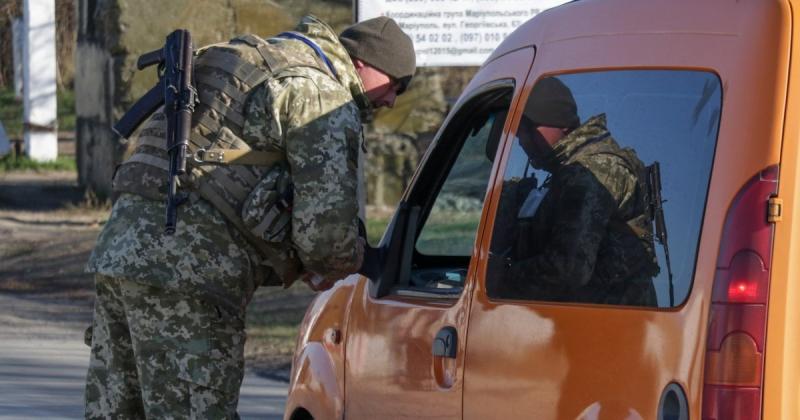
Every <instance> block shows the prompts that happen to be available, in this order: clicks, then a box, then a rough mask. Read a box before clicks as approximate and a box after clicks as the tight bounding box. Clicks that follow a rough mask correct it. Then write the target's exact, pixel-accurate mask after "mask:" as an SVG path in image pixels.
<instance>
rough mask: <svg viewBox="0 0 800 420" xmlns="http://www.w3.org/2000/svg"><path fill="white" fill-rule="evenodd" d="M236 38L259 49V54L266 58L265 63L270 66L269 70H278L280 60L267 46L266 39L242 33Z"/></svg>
mask: <svg viewBox="0 0 800 420" xmlns="http://www.w3.org/2000/svg"><path fill="white" fill-rule="evenodd" d="M234 40H237V41H242V42H244V43H245V44H247V45H249V46H251V47H253V48H255V49H256V50H258V54H259V55H261V58H262V59H264V64H266V65H267V67H269V70H270V71H271V72H273V73H274V72H276V71H277V70H278V67H279V65H278V61H277V60H275V57H273V56H272V54H270V52H269V51H268V50H267V47H266V45H267V41H264V40H263V39H261V38H259V37H257V36H255V35H253V34H246V35H241V36H238V37H236V38H234Z"/></svg>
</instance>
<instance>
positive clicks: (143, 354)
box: [86, 275, 245, 419]
mask: <svg viewBox="0 0 800 420" xmlns="http://www.w3.org/2000/svg"><path fill="white" fill-rule="evenodd" d="M96 286H97V287H96V292H97V300H96V302H95V317H94V326H93V334H92V343H91V347H92V352H91V360H90V364H89V372H88V375H87V379H86V418H87V419H143V418H145V417H146V418H152V419H233V418H238V415H237V414H236V406H237V403H238V399H239V387H240V386H241V382H242V378H243V368H244V341H245V336H244V320H243V319H241V318H240V317H238V316H236V315H233V314H230V313H229V312H227V311H226V310H224V309H222V308H220V307H218V306H216V305H213V304H210V303H208V302H204V301H202V300H199V299H195V298H190V297H186V296H185V295H183V294H181V293H176V292H174V291H166V290H165V289H162V288H158V287H152V286H148V285H146V284H141V283H138V282H135V281H130V280H125V279H119V278H112V277H106V276H102V275H98V276H97V278H96Z"/></svg>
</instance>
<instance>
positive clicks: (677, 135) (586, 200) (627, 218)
mask: <svg viewBox="0 0 800 420" xmlns="http://www.w3.org/2000/svg"><path fill="white" fill-rule="evenodd" d="M547 79H555V81H553V80H547ZM538 84H542V85H538ZM537 87H538V89H537ZM532 92H533V93H532V94H530V95H529V98H528V100H527V102H526V106H525V109H524V110H523V115H522V117H521V118H520V122H519V124H518V127H517V129H516V133H515V136H513V137H511V138H512V139H513V140H512V145H511V150H510V156H509V160H508V163H507V165H506V168H505V170H504V174H503V186H502V192H501V195H500V204H499V206H498V210H497V214H496V217H495V225H494V226H495V227H494V231H493V233H492V241H491V248H490V258H489V264H488V269H487V273H486V285H487V290H488V293H489V296H490V297H493V298H501V299H518V300H536V301H558V302H572V303H595V304H612V305H626V306H651V307H655V306H658V307H670V306H677V305H680V304H681V302H683V301H684V300H685V299H686V297H687V295H688V293H689V290H690V289H691V285H692V276H693V273H694V268H695V262H696V256H697V249H698V245H699V239H700V231H701V227H702V223H703V213H704V210H705V204H706V196H707V193H708V186H709V180H710V176H711V168H712V163H713V158H714V150H715V147H716V141H717V131H718V127H719V119H720V110H721V106H722V102H721V95H722V93H721V85H720V82H719V78H718V77H717V76H716V75H714V74H712V73H708V72H702V71H683V70H624V71H622V70H615V71H600V72H588V73H575V74H564V75H559V76H556V77H551V78H547V77H545V78H542V79H540V80H539V81H538V82H537V86H535V87H534V89H533V90H532ZM537 92H538V93H537ZM534 93H535V94H534ZM543 95H544V96H543ZM548 95H549V96H548ZM570 96H571V97H572V98H574V104H575V106H576V107H577V110H576V111H577V120H576V124H577V125H578V127H577V128H575V129H574V130H572V131H570V129H569V128H567V129H566V130H561V134H558V133H556V134H555V136H556V137H555V138H556V139H557V138H558V137H559V136H560V135H565V137H563V138H561V139H559V140H555V141H554V142H553V143H552V146H550V145H549V144H550V143H549V142H548V141H547V139H546V136H545V134H546V133H550V134H547V135H549V136H553V134H552V130H550V131H549V132H547V130H548V129H547V128H542V127H546V126H547V125H548V124H547V123H543V122H542V121H546V122H549V124H550V125H552V124H558V123H557V122H561V124H560V125H561V126H563V125H565V124H566V123H564V122H563V121H569V120H570V112H574V111H569V106H567V105H565V104H568V103H569V102H570V101H571V99H569V97H570ZM535 97H536V99H535ZM543 98H544V99H543ZM559 101H560V102H559ZM553 104H555V105H553ZM543 133H545V134H543ZM655 162H658V164H659V167H660V181H661V190H660V192H661V195H662V199H663V200H664V203H663V206H662V207H663V211H664V216H665V221H666V223H665V227H666V234H667V245H668V247H669V254H670V261H671V269H672V273H673V276H672V281H671V282H670V279H669V275H668V267H667V263H666V258H665V250H664V247H663V246H662V245H661V244H659V243H658V241H657V238H654V233H656V232H655V229H654V227H653V226H654V224H653V220H654V217H653V206H652V205H651V204H650V202H651V199H652V197H654V191H653V182H647V180H648V179H649V175H650V174H651V173H652V167H653V166H652V165H653V164H654V163H655ZM670 283H671V284H670Z"/></svg>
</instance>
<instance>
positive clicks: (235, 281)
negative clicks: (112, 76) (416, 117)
mask: <svg viewBox="0 0 800 420" xmlns="http://www.w3.org/2000/svg"><path fill="white" fill-rule="evenodd" d="M414 70H415V57H414V50H413V45H412V42H411V39H410V38H409V37H408V36H407V35H405V34H404V33H403V32H402V31H401V30H400V28H399V27H398V25H397V24H396V23H395V22H394V21H393V20H391V19H388V18H383V17H381V18H375V19H371V20H367V21H364V22H361V23H358V24H355V25H353V26H351V27H349V28H348V29H346V30H345V31H344V32H342V33H341V34H340V35H338V36H337V35H336V34H335V33H334V32H333V30H332V29H331V28H330V27H329V26H328V25H326V24H325V23H323V22H321V21H319V20H317V19H316V18H314V17H305V18H303V19H302V20H301V21H300V23H299V25H298V26H297V27H296V29H295V30H294V31H293V32H288V33H283V34H281V35H279V36H277V37H275V38H271V39H268V40H264V39H261V38H259V37H257V36H254V35H246V36H241V37H238V38H235V39H233V40H231V41H230V42H226V43H220V44H215V45H212V46H209V47H206V48H202V49H200V50H199V51H198V53H197V57H196V59H195V78H194V79H195V85H196V87H197V89H198V97H199V104H198V105H197V106H196V108H195V110H194V114H193V116H192V131H191V135H190V148H193V152H196V151H200V150H201V149H202V148H208V147H214V148H222V149H226V148H227V149H228V150H231V149H236V150H248V149H252V150H257V151H272V152H273V153H280V154H281V159H280V163H278V164H276V165H274V166H270V167H259V166H257V165H256V166H244V165H240V164H236V163H235V162H234V163H231V164H229V165H223V166H219V165H217V166H214V165H205V162H204V161H202V160H201V161H200V163H197V164H195V162H193V161H189V162H188V164H187V165H189V167H190V168H191V176H189V177H184V178H181V189H182V190H183V191H184V192H187V193H188V199H187V200H186V202H184V203H183V204H181V205H180V207H178V218H177V220H178V224H177V229H176V231H175V233H174V234H172V235H165V234H164V233H163V220H164V188H165V183H166V171H165V164H164V161H165V159H166V152H165V150H164V149H165V140H164V136H165V130H166V128H165V125H166V124H165V122H164V118H165V117H164V113H163V110H159V111H157V112H156V113H154V114H153V115H152V116H151V117H150V118H149V120H147V121H146V122H145V123H144V124H143V126H142V127H141V129H140V131H139V138H138V142H137V148H136V150H135V153H134V154H133V156H132V157H131V158H130V159H128V160H127V161H126V162H125V163H123V164H122V165H121V166H120V168H119V170H118V171H117V173H116V175H115V178H114V184H113V185H114V189H115V191H117V192H119V193H121V195H120V197H119V199H118V200H117V201H116V203H115V205H114V207H113V209H112V212H111V216H110V218H109V220H108V223H107V224H106V225H105V228H104V229H103V231H102V232H101V233H100V236H99V237H98V240H97V244H96V246H95V249H94V251H93V253H92V256H91V258H90V260H89V263H88V267H87V269H88V270H89V271H91V272H95V273H97V274H96V281H95V283H96V290H97V300H96V303H95V315H94V323H93V328H92V334H90V337H89V340H90V341H91V347H92V351H91V364H90V367H89V373H88V377H87V385H86V417H87V418H144V417H147V418H208V419H211V418H236V417H238V416H237V414H236V407H237V403H238V398H239V388H240V385H241V382H242V378H243V363H244V362H243V353H244V341H245V333H244V315H245V307H246V305H247V303H248V302H249V301H250V299H251V297H252V296H253V293H254V291H255V289H256V287H258V286H259V285H280V284H283V285H284V286H288V285H289V284H291V283H292V282H293V281H295V280H296V279H298V278H300V279H303V280H308V279H309V278H312V277H313V278H314V279H316V280H319V281H315V282H313V284H312V288H316V289H318V290H319V289H325V288H328V287H330V286H331V285H332V283H333V282H334V281H335V280H336V279H339V278H343V277H344V276H346V275H348V274H351V273H354V272H356V271H357V270H358V269H359V267H360V266H361V264H362V259H363V255H364V247H365V243H364V240H363V238H361V237H360V235H359V228H358V223H359V221H358V212H359V199H358V196H359V194H360V193H361V192H362V191H363V185H360V184H361V182H362V181H360V180H359V179H360V177H359V171H360V170H361V169H362V168H359V159H360V158H361V157H363V155H362V154H361V153H363V152H362V149H363V147H364V145H363V138H362V127H361V119H360V118H361V113H362V112H366V111H371V110H372V109H374V108H379V107H382V106H388V107H391V106H392V105H393V104H394V101H395V98H396V96H397V95H399V94H401V93H402V92H403V91H404V90H405V88H406V86H407V85H408V83H409V81H410V79H411V77H412V76H413V73H414ZM195 156H198V155H197V154H195ZM198 157H199V158H203V156H198ZM276 209H277V210H276Z"/></svg>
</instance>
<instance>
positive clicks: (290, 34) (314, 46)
mask: <svg viewBox="0 0 800 420" xmlns="http://www.w3.org/2000/svg"><path fill="white" fill-rule="evenodd" d="M278 36H279V37H281V38H291V39H296V40H298V41H302V42H303V43H305V44H306V45H308V46H309V47H311V49H313V50H314V52H316V53H317V56H319V58H321V59H322V61H323V62H325V65H326V66H328V68H329V69H330V70H331V73H333V76H334V77H335V78H336V79H337V80H338V79H339V74H337V73H336V69H335V68H333V63H331V60H329V59H328V56H326V55H325V53H324V52H322V48H320V47H319V45H317V44H316V43H314V41H312V40H310V39H308V38H306V37H304V36H303V35H300V34H298V33H296V32H281V33H279V34H278Z"/></svg>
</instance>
